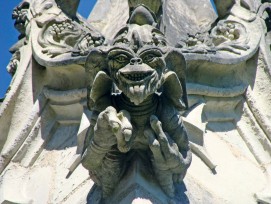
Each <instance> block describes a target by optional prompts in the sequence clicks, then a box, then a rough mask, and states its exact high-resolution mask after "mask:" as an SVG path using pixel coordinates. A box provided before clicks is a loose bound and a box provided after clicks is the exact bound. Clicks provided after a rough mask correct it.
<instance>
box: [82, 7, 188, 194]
mask: <svg viewBox="0 0 271 204" xmlns="http://www.w3.org/2000/svg"><path fill="white" fill-rule="evenodd" d="M155 19H156V17H155V15H154V13H152V12H150V11H149V8H148V7H146V6H144V5H139V6H137V7H135V8H134V9H133V12H132V13H131V17H130V19H129V21H128V24H127V26H125V27H124V28H122V29H121V30H120V31H119V32H118V33H117V35H116V36H115V38H114V40H113V42H112V43H111V45H109V46H100V47H97V48H95V49H92V50H90V53H89V55H88V58H87V62H86V71H87V73H88V74H89V76H90V85H89V94H88V105H89V108H90V110H91V111H92V119H91V125H90V128H89V131H88V135H87V138H86V141H85V151H84V153H83V158H82V164H83V166H84V167H85V168H87V169H88V170H89V172H90V175H91V177H92V178H93V180H94V181H95V182H96V183H97V185H98V186H100V187H101V189H102V194H103V198H104V199H107V198H108V197H110V196H111V195H112V193H113V192H114V189H115V187H116V185H117V184H118V183H119V181H120V180H121V178H122V176H123V175H124V174H125V173H126V170H127V168H128V163H131V161H134V160H137V159H138V158H139V160H142V161H143V163H145V166H146V167H147V168H148V171H149V172H150V173H154V174H155V177H156V180H157V182H158V183H159V185H160V187H161V188H162V189H163V190H164V192H165V193H166V194H167V195H168V196H169V197H170V198H173V197H174V196H175V187H174V185H175V184H176V183H178V182H182V179H183V178H184V176H185V173H186V170H187V168H188V167H189V165H190V163H191V151H190V148H189V142H188V137H187V133H186V130H185V128H184V126H183V123H182V119H181V115H180V111H181V110H185V109H186V108H187V95H186V86H185V69H186V63H185V59H184V57H183V55H182V53H181V52H179V51H178V50H177V49H174V48H172V47H169V46H168V45H167V41H166V38H165V37H164V35H163V33H162V32H161V31H160V30H159V29H157V28H156V27H155V26H156V25H157V23H156V20H155ZM91 77H92V78H91ZM136 158H137V159H136Z"/></svg>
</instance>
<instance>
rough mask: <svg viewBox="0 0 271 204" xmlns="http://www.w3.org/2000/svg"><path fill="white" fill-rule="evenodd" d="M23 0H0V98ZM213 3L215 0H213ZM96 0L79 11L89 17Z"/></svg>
mask: <svg viewBox="0 0 271 204" xmlns="http://www.w3.org/2000/svg"><path fill="white" fill-rule="evenodd" d="M20 2H21V0H0V45H1V46H0V98H3V97H4V95H5V92H6V90H7V88H8V86H9V83H10V81H11V76H10V75H9V73H8V72H7V71H6V66H7V64H8V63H9V60H10V58H11V54H10V53H9V51H8V50H9V48H10V47H11V46H12V45H13V44H15V43H16V42H17V40H18V35H19V33H18V32H17V30H16V29H15V28H14V27H13V24H14V21H13V20H12V19H11V14H12V10H13V8H14V7H16V6H17V5H18V4H19V3H20ZM211 2H212V4H213V0H211ZM95 3H96V0H81V1H80V5H79V10H78V12H79V13H80V14H81V15H82V16H84V17H85V18H87V17H88V15H89V13H90V12H91V10H92V8H93V6H94V4H95Z"/></svg>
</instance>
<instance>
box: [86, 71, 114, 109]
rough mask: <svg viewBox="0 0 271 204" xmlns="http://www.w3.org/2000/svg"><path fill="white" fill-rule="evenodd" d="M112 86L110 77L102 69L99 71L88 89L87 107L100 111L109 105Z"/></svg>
mask: <svg viewBox="0 0 271 204" xmlns="http://www.w3.org/2000/svg"><path fill="white" fill-rule="evenodd" d="M112 86H113V82H112V80H111V78H110V77H109V76H108V75H107V74H106V73H105V72H104V71H99V72H98V73H97V75H96V77H95V79H94V82H93V84H92V87H91V89H89V90H88V96H87V100H88V108H89V109H91V110H92V109H93V108H94V109H95V110H98V111H102V110H104V109H105V108H106V107H107V106H110V102H111V99H110V95H111V91H112Z"/></svg>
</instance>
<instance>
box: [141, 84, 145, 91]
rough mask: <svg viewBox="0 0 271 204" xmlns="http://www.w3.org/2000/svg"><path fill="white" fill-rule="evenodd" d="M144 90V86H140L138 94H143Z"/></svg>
mask: <svg viewBox="0 0 271 204" xmlns="http://www.w3.org/2000/svg"><path fill="white" fill-rule="evenodd" d="M144 89H145V84H144V85H141V86H140V92H141V93H144Z"/></svg>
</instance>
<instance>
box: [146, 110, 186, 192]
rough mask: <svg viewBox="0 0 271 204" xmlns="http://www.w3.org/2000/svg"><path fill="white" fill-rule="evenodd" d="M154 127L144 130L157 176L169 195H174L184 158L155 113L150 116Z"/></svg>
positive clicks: (181, 172) (182, 169)
mask: <svg viewBox="0 0 271 204" xmlns="http://www.w3.org/2000/svg"><path fill="white" fill-rule="evenodd" d="M150 124H151V128H152V129H147V130H145V131H144V134H145V136H146V137H148V141H149V147H150V149H151V152H152V153H153V160H152V164H153V167H154V171H155V174H156V177H157V179H158V181H159V183H160V185H161V187H162V189H163V190H164V191H165V192H166V193H167V195H168V196H170V197H174V191H175V189H174V184H173V182H177V181H178V180H179V179H182V178H180V175H182V174H183V171H184V166H185V165H184V159H183V157H182V155H181V153H180V152H179V148H178V146H177V144H176V143H175V142H174V141H173V140H172V139H171V138H170V137H169V136H168V134H167V133H166V132H164V131H163V129H162V123H161V122H160V121H159V120H158V118H157V117H156V116H154V115H152V116H151V118H150Z"/></svg>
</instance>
